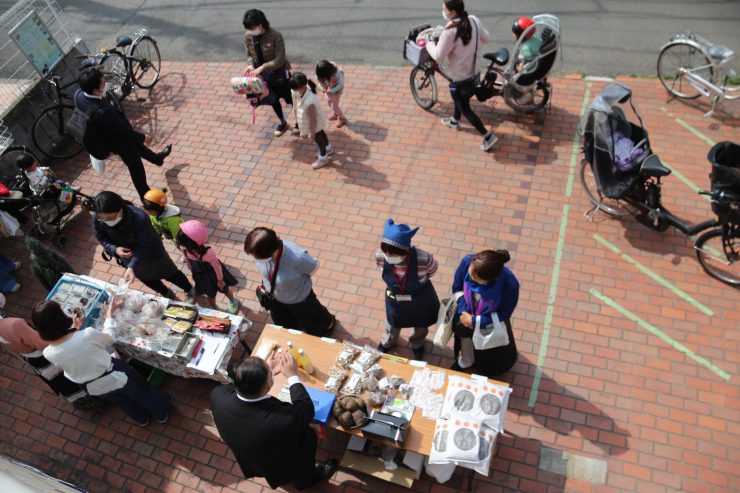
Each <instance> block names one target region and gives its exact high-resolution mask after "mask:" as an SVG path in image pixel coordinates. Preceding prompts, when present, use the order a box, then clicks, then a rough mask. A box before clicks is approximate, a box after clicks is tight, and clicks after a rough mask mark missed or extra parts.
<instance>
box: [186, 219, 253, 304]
mask: <svg viewBox="0 0 740 493" xmlns="http://www.w3.org/2000/svg"><path fill="white" fill-rule="evenodd" d="M206 241H208V231H207V230H206V227H205V226H203V223H201V222H200V221H196V220H192V221H185V222H184V223H181V224H180V232H179V233H178V234H177V243H178V244H179V245H180V249H181V250H182V252H183V253H184V254H185V262H187V264H188V268H190V272H191V273H192V274H193V282H194V283H195V295H196V297H200V296H203V295H205V296H207V297H208V304H209V305H210V307H211V308H216V309H217V307H216V293H217V292H221V293H224V294H225V295H226V297H227V298H228V299H229V305H228V312H229V313H231V314H232V315H235V314H236V313H237V312H238V311H239V299H238V298H237V297H236V295H235V294H234V291H233V290H232V289H231V286H236V284H237V280H236V278H235V277H234V275H233V274H232V273H231V272H229V270H228V269H227V268H226V266H225V265H224V264H223V263H221V261H220V260H219V259H218V256H217V255H216V252H214V251H213V249H212V248H211V247H210V246H208V245H206Z"/></svg>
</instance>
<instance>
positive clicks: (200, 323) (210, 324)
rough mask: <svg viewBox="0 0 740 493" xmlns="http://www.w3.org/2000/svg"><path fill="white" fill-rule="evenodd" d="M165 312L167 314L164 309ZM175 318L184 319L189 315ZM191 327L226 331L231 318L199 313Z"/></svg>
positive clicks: (187, 318) (229, 326)
mask: <svg viewBox="0 0 740 493" xmlns="http://www.w3.org/2000/svg"><path fill="white" fill-rule="evenodd" d="M168 310H169V308H168ZM165 314H167V311H166V310H165ZM175 318H184V319H186V320H189V317H185V316H182V317H177V316H176V317H175ZM193 327H198V328H199V329H202V330H211V331H215V332H226V331H228V330H229V328H231V320H229V319H228V318H221V317H214V316H212V315H201V316H199V317H198V320H196V321H195V322H194V323H193Z"/></svg>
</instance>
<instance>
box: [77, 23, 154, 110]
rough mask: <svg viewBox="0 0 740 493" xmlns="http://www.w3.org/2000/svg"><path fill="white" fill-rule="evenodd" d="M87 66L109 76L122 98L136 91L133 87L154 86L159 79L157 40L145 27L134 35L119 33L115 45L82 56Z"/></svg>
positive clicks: (110, 87)
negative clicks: (121, 34)
mask: <svg viewBox="0 0 740 493" xmlns="http://www.w3.org/2000/svg"><path fill="white" fill-rule="evenodd" d="M78 58H85V59H86V62H87V63H85V62H83V67H84V66H97V67H98V68H100V70H101V71H102V72H103V73H104V74H105V75H106V77H105V78H106V81H107V83H108V88H109V89H112V90H113V91H115V92H117V93H120V97H121V99H123V98H125V97H126V96H128V95H129V94H131V92H133V90H134V86H138V87H140V88H142V89H151V88H152V87H154V86H155V84H156V83H157V82H158V81H159V75H160V72H161V68H162V59H161V57H160V54H159V47H158V46H157V42H156V41H155V40H154V38H152V37H151V36H149V35H148V34H147V30H146V29H139V30H137V31H136V32H135V33H134V35H133V38H132V37H131V36H126V35H123V36H119V37H118V39H116V46H114V47H113V48H103V49H101V50H100V53H94V54H88V55H80V56H79V57H78Z"/></svg>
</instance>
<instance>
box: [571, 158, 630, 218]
mask: <svg viewBox="0 0 740 493" xmlns="http://www.w3.org/2000/svg"><path fill="white" fill-rule="evenodd" d="M581 185H583V189H584V190H586V194H587V195H588V198H589V200H590V201H591V203H592V204H593V205H594V207H598V208H599V209H601V210H602V211H604V212H606V213H607V214H609V215H610V216H627V215H629V214H631V213H632V211H633V208H632V207H631V206H630V205H629V204H628V203H627V202H624V201H622V200H616V199H610V198H608V197H604V196H603V195H602V194H601V190H599V185H598V184H597V183H596V177H595V176H594V172H593V170H592V169H591V163H589V162H588V161H586V160H585V159H584V160H582V161H581Z"/></svg>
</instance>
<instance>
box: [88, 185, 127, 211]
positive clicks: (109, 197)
mask: <svg viewBox="0 0 740 493" xmlns="http://www.w3.org/2000/svg"><path fill="white" fill-rule="evenodd" d="M125 205H126V201H125V200H123V197H121V196H120V195H118V194H117V193H116V192H109V191H107V190H106V191H104V192H100V193H99V194H98V195H97V196H96V197H95V212H103V213H110V212H118V211H120V210H121V209H123V207H124V206H125Z"/></svg>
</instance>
